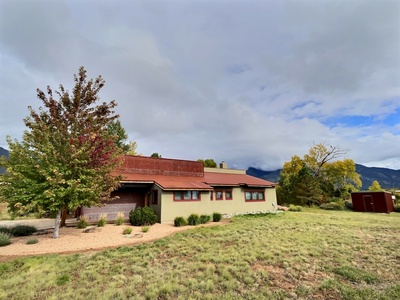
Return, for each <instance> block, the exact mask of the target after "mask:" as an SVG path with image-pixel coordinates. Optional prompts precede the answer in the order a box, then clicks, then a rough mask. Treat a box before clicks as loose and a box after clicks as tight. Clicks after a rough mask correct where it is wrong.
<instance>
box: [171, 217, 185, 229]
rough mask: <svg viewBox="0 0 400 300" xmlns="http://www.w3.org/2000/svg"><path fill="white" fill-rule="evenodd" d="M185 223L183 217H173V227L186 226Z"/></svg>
mask: <svg viewBox="0 0 400 300" xmlns="http://www.w3.org/2000/svg"><path fill="white" fill-rule="evenodd" d="M186 225H187V221H186V219H185V218H184V217H176V218H175V219H174V226H175V227H181V226H186Z"/></svg>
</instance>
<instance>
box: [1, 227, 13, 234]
mask: <svg viewBox="0 0 400 300" xmlns="http://www.w3.org/2000/svg"><path fill="white" fill-rule="evenodd" d="M0 233H8V234H11V229H10V228H8V227H4V226H0Z"/></svg>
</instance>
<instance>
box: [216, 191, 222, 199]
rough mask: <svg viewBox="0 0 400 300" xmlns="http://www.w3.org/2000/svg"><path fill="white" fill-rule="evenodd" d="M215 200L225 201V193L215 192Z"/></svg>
mask: <svg viewBox="0 0 400 300" xmlns="http://www.w3.org/2000/svg"><path fill="white" fill-rule="evenodd" d="M215 199H216V200H224V192H223V191H216V192H215Z"/></svg>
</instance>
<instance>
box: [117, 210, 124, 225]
mask: <svg viewBox="0 0 400 300" xmlns="http://www.w3.org/2000/svg"><path fill="white" fill-rule="evenodd" d="M124 222H125V215H124V213H123V212H119V213H118V214H117V219H116V220H115V225H117V226H120V225H122V224H124Z"/></svg>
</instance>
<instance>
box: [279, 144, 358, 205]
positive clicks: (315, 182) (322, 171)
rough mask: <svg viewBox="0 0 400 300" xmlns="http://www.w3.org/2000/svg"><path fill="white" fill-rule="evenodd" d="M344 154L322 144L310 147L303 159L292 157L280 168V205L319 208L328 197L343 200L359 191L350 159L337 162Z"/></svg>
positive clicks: (338, 149) (337, 149) (335, 148)
mask: <svg viewBox="0 0 400 300" xmlns="http://www.w3.org/2000/svg"><path fill="white" fill-rule="evenodd" d="M345 153H346V151H344V150H342V149H340V148H339V147H337V146H327V145H325V144H323V143H321V144H317V145H314V146H313V147H312V148H311V149H310V150H309V152H308V154H306V155H304V157H303V159H301V158H300V157H299V156H297V155H295V156H293V157H292V160H291V161H290V162H286V163H285V164H284V166H283V169H282V172H281V175H280V178H279V182H278V188H277V197H278V201H279V202H280V203H293V204H300V205H304V204H308V205H311V204H321V203H323V202H325V201H326V199H329V198H331V197H341V198H342V199H346V198H348V197H349V195H350V192H352V191H356V190H358V189H359V188H360V187H361V180H360V175H359V174H358V173H357V172H356V168H355V163H354V161H353V160H351V159H344V160H337V158H338V157H339V156H341V155H343V154H345Z"/></svg>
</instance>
